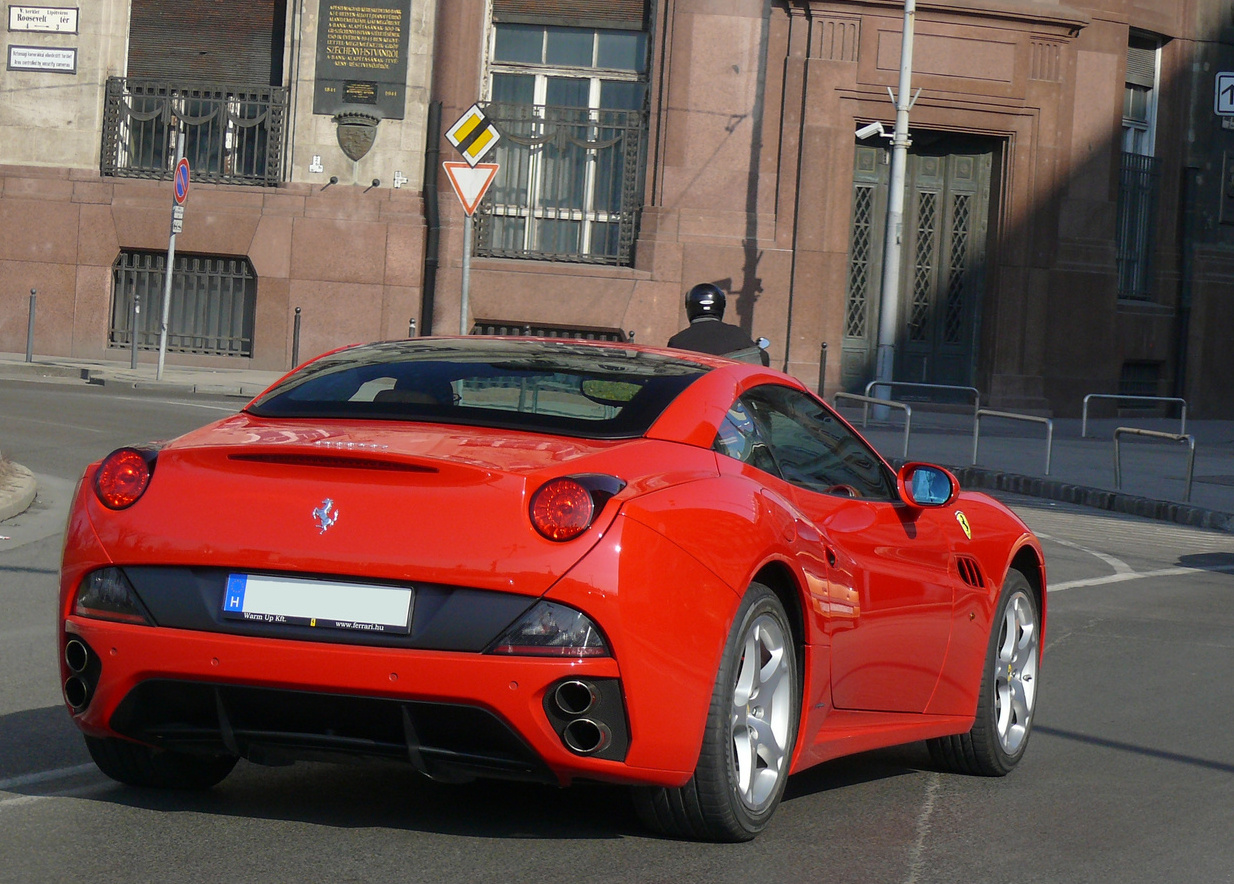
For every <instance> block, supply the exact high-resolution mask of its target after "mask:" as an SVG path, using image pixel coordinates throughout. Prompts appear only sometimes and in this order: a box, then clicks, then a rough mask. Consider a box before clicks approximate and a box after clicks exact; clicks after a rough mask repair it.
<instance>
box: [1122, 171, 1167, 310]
mask: <svg viewBox="0 0 1234 884" xmlns="http://www.w3.org/2000/svg"><path fill="white" fill-rule="evenodd" d="M1160 177H1161V160H1160V159H1158V158H1157V157H1150V156H1142V155H1140V154H1136V153H1129V152H1126V151H1124V152H1123V155H1122V164H1121V169H1120V175H1119V188H1118V221H1117V230H1116V236H1117V239H1116V248H1117V253H1118V297H1119V298H1121V299H1124V300H1131V301H1148V300H1151V297H1152V272H1151V271H1152V253H1153V246H1154V242H1153V239H1154V237H1153V234H1154V231H1155V230H1156V226H1155V224H1154V220H1153V219H1154V217H1155V215H1156V211H1157V189H1158V181H1159V179H1160Z"/></svg>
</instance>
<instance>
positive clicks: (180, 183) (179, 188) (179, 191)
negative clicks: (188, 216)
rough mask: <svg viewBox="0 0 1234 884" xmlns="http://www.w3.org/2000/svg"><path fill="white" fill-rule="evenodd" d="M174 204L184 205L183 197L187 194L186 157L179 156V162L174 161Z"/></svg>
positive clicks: (187, 163)
mask: <svg viewBox="0 0 1234 884" xmlns="http://www.w3.org/2000/svg"><path fill="white" fill-rule="evenodd" d="M174 184H175V189H176V190H175V193H176V205H177V206H182V205H184V200H185V198H186V197H187V196H188V195H189V161H188V159H187V158H186V157H181V158H180V162H178V163H176V177H175V179H174Z"/></svg>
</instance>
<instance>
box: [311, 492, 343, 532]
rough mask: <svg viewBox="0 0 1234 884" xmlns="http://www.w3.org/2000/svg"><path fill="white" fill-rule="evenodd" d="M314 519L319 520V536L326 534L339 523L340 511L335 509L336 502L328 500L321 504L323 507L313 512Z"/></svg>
mask: <svg viewBox="0 0 1234 884" xmlns="http://www.w3.org/2000/svg"><path fill="white" fill-rule="evenodd" d="M313 518H314V519H316V520H317V527H318V529H320V530H318V532H317V533H318V534H325V533H326V531H327V530H328V529H329V528H330V526H331V525H333V524H334V523H335V522H337V521H338V510H336V509H335V508H334V501H333V500H331V499H330V498H328V497H327V498H326V499H325V500H323V501H322V502H321V506H319V507H317V509H315V510H313Z"/></svg>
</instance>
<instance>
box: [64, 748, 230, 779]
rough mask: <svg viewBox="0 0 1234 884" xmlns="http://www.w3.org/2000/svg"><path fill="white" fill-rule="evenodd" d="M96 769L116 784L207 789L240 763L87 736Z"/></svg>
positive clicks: (220, 756) (218, 756) (221, 758)
mask: <svg viewBox="0 0 1234 884" xmlns="http://www.w3.org/2000/svg"><path fill="white" fill-rule="evenodd" d="M86 748H87V749H89V750H90V757H91V758H93V759H94V763H95V764H96V765H98V768H99V770H101V771H102V772H103V773H105V774H107V776H109V777H111V778H112V779H113V780H116V781H117V782H121V783H125V784H126V785H129V786H146V787H149V788H155V789H190V790H200V789H209V788H210V787H211V786H215V785H217V784H218V783H220V782H222V781H223V778H224V777H226V776H227V775H228V774H229V773H231V769H232V768H233V767H235V766H236V762H237V761H238V760H239V759H238V758H236V757H235V756H231V755H189V754H187V753H184V752H168V751H165V750H162V749H152V748H150V747H149V746H143V745H141V744H139V743H130V742H129V741H127V740H117V739H114V738H100V737H86Z"/></svg>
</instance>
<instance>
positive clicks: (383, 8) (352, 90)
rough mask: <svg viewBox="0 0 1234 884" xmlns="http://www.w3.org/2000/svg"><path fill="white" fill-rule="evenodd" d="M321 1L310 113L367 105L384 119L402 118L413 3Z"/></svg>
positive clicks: (403, 0)
mask: <svg viewBox="0 0 1234 884" xmlns="http://www.w3.org/2000/svg"><path fill="white" fill-rule="evenodd" d="M319 2H320V6H319V12H318V16H317V75H316V82H315V84H314V89H313V113H315V114H337V113H340V112H342V111H345V110H347V108H348V107H349V106H354V105H367V106H368V107H369V108H373V107H375V108H376V109H377V111H378V113H379V115H380V116H381V117H382V118H383V119H387V120H401V119H403V117H404V116H405V113H406V104H407V34H408V21H409V19H410V17H411V0H350V2H348V0H319Z"/></svg>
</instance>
